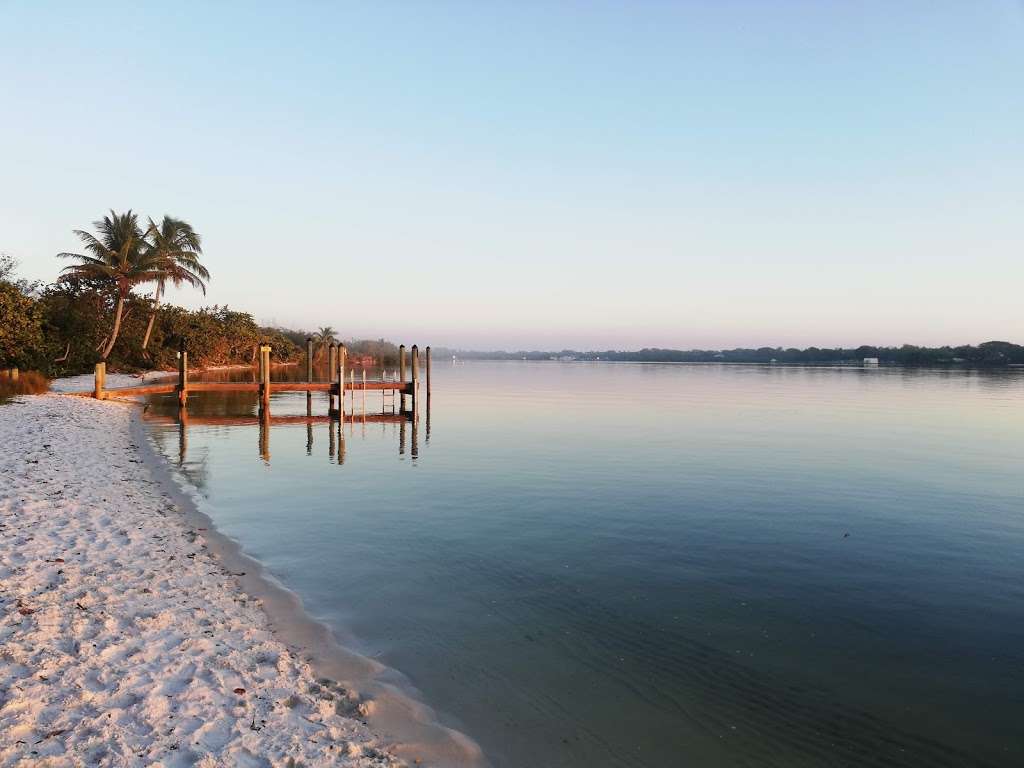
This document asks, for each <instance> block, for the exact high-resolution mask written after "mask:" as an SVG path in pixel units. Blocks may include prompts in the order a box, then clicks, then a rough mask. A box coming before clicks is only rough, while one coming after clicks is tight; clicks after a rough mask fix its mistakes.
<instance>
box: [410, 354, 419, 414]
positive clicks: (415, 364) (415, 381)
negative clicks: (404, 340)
mask: <svg viewBox="0 0 1024 768" xmlns="http://www.w3.org/2000/svg"><path fill="white" fill-rule="evenodd" d="M419 388H420V348H419V347H418V346H416V345H415V344H413V345H412V382H411V386H410V392H411V393H412V412H413V413H416V396H417V394H418V393H419Z"/></svg>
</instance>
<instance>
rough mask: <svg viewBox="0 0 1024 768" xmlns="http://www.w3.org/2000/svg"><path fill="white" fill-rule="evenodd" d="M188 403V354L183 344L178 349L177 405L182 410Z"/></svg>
mask: <svg viewBox="0 0 1024 768" xmlns="http://www.w3.org/2000/svg"><path fill="white" fill-rule="evenodd" d="M186 403H188V352H187V351H186V349H185V342H184V341H183V342H181V346H180V347H178V405H179V406H181V407H182V408H184V407H185V404H186Z"/></svg>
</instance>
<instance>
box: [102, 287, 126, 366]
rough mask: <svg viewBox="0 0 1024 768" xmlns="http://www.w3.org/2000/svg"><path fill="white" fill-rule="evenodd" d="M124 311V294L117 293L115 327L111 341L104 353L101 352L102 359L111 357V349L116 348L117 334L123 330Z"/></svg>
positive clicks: (111, 334) (111, 333)
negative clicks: (122, 314) (122, 317)
mask: <svg viewBox="0 0 1024 768" xmlns="http://www.w3.org/2000/svg"><path fill="white" fill-rule="evenodd" d="M123 311H124V294H123V293H118V294H117V309H115V310H114V329H113V330H112V331H111V332H110V341H108V342H107V346H105V347H104V348H103V352H102V354H100V360H103V361H106V359H107V358H108V357H110V351H111V350H112V349H113V348H114V344H115V342H116V341H117V334H118V333H120V332H121V313H122V312H123Z"/></svg>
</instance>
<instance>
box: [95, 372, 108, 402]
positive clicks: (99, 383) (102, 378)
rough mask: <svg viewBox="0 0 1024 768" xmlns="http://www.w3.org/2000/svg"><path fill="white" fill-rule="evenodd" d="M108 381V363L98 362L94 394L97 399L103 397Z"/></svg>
mask: <svg viewBox="0 0 1024 768" xmlns="http://www.w3.org/2000/svg"><path fill="white" fill-rule="evenodd" d="M106 383H107V364H106V363H96V382H95V386H94V387H93V392H92V396H93V397H95V398H96V399H97V400H102V399H103V387H104V386H105V385H106Z"/></svg>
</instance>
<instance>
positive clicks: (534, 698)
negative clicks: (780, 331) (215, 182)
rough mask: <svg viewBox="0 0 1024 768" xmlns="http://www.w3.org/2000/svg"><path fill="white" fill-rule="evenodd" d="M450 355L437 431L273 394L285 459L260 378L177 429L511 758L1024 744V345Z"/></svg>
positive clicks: (347, 626) (843, 755)
mask: <svg viewBox="0 0 1024 768" xmlns="http://www.w3.org/2000/svg"><path fill="white" fill-rule="evenodd" d="M434 375H435V376H437V377H439V378H438V379H437V381H438V382H439V387H438V396H437V398H432V397H431V393H430V392H429V391H428V392H426V393H424V394H425V395H426V397H424V398H423V400H422V404H423V405H427V404H428V403H430V402H431V400H432V406H433V408H436V409H438V413H439V418H441V419H442V424H443V429H442V430H441V431H440V432H438V433H437V434H436V435H432V434H431V432H430V425H431V423H430V420H431V413H430V409H426V410H424V412H423V413H422V415H421V416H422V418H423V424H424V425H425V428H426V429H427V432H426V433H425V436H424V440H423V444H422V445H420V444H419V442H420V435H419V429H420V425H419V424H418V423H417V421H416V420H415V419H413V420H409V419H404V420H400V421H398V422H396V423H394V424H392V425H388V424H386V423H385V424H380V426H379V429H380V434H378V432H377V429H378V427H376V426H374V425H373V422H372V421H370V420H367V421H365V422H361V423H358V424H357V423H356V422H357V421H360V418H359V417H360V415H361V414H360V410H361V408H360V405H361V400H362V398H361V397H357V399H356V414H355V416H356V418H352V415H350V412H351V407H350V404H347V405H348V406H349V407H347V408H346V414H345V416H346V418H345V424H344V425H342V424H340V423H339V422H338V421H336V420H335V421H330V420H327V419H326V418H318V417H314V416H313V414H325V413H326V410H327V402H326V400H327V398H326V394H324V393H317V394H314V395H313V396H312V398H310V399H309V403H308V407H304V406H306V405H307V404H306V403H303V402H302V401H303V395H304V394H305V393H281V395H280V396H277V395H275V397H274V400H273V408H272V410H273V412H274V413H275V414H279V415H281V418H285V417H287V416H290V417H291V418H295V419H297V420H298V421H296V422H295V426H294V428H291V429H289V428H288V426H287V423H284V424H280V425H279V423H278V422H271V423H270V427H269V430H268V432H269V434H267V435H266V436H265V438H266V445H265V446H260V448H263V447H265V448H266V449H267V451H265V453H267V454H270V453H272V459H271V460H270V463H265V461H264V460H262V459H261V460H254V459H255V458H256V456H257V454H258V453H259V448H257V447H256V446H254V443H255V442H257V441H258V440H259V436H258V435H257V429H254V427H258V423H259V422H258V421H257V419H256V418H255V417H254V411H255V408H256V397H255V395H254V394H253V393H248V394H247V395H243V396H242V397H238V398H236V397H235V396H234V395H232V396H231V397H232V400H234V401H235V404H234V405H232V406H231V407H230V408H223V409H220V410H218V407H219V405H220V404H222V403H223V402H224V397H223V396H221V395H213V394H211V395H210V398H211V399H214V400H216V402H214V403H211V402H207V401H206V395H205V394H203V393H197V394H196V396H195V398H194V400H193V399H190V402H189V407H190V412H191V415H192V419H191V421H190V422H189V424H188V425H187V426H183V425H182V424H180V422H179V421H178V419H177V412H176V406H175V404H174V403H173V401H172V402H169V403H168V404H167V406H166V407H167V408H168V409H169V410H167V411H164V412H162V415H165V416H168V417H170V421H169V422H168V424H167V425H160V424H157V425H155V426H154V430H153V434H154V435H159V433H161V432H162V433H164V435H165V438H164V442H165V444H164V446H163V448H164V450H165V452H166V453H168V454H169V455H170V456H171V458H172V459H173V458H174V451H175V449H176V447H180V446H181V445H182V444H185V445H186V448H187V450H188V452H189V456H188V460H187V462H186V464H187V467H186V469H187V471H188V473H189V474H190V477H191V475H192V474H193V473H199V472H200V470H202V472H203V473H205V474H204V476H203V477H201V478H200V479H199V482H204V483H208V487H205V488H204V491H203V492H204V494H205V495H207V497H208V500H209V508H210V509H211V511H212V512H213V517H214V519H215V520H216V523H217V526H218V528H220V529H221V530H223V531H224V532H225V533H226V534H227V535H229V536H232V537H234V538H237V539H238V540H239V541H240V542H241V543H242V544H243V546H244V547H245V548H246V551H247V552H249V553H251V554H253V555H254V556H256V557H257V558H258V559H260V560H261V561H263V562H264V564H265V565H266V566H267V568H268V570H269V571H270V572H271V573H273V574H275V576H277V577H278V578H280V580H281V581H282V582H283V583H285V584H287V585H288V586H289V587H292V588H294V589H295V590H296V591H297V592H298V593H299V594H301V595H302V597H303V600H304V602H305V604H306V605H308V606H309V607H310V609H311V611H312V612H314V613H315V614H316V615H317V616H320V617H323V619H324V620H325V621H327V622H328V623H330V624H331V626H332V627H333V628H336V629H337V630H338V631H339V632H341V633H343V635H344V636H346V637H349V636H351V637H353V638H356V639H357V640H358V643H359V644H358V645H357V647H359V648H360V649H361V650H364V651H366V652H367V653H368V655H372V656H374V657H375V658H379V659H380V660H382V661H383V662H385V663H387V664H388V665H389V666H392V667H394V668H396V669H399V670H401V671H403V672H404V673H406V674H407V675H408V676H409V677H410V679H411V680H412V681H413V682H414V684H415V685H416V687H417V688H418V689H419V690H421V691H423V693H424V697H425V698H426V700H427V701H428V702H430V703H431V704H432V705H435V706H437V707H438V708H439V709H441V710H442V711H446V712H451V713H452V714H453V715H454V716H455V717H457V718H458V719H459V721H460V723H461V724H462V725H463V726H464V730H466V731H467V732H468V733H470V734H471V735H472V736H473V737H474V738H475V739H477V740H478V741H480V742H481V743H482V744H484V746H485V749H486V751H487V753H488V757H489V758H490V759H491V761H492V763H493V764H494V765H495V766H502V767H504V766H522V765H529V766H537V767H538V768H547V767H548V766H551V767H552V768H553V767H554V766H557V767H558V768H583V767H584V766H586V768H591V767H592V766H612V765H630V766H663V765H680V764H684V763H685V764H692V765H700V766H727V765H728V766H735V765H786V766H819V765H825V764H828V765H887V766H899V765H904V766H915V765H937V766H941V765H946V766H961V765H1007V766H1010V765H1024V744H1022V742H1021V739H1020V735H1019V734H1020V725H1019V724H1020V721H1021V717H1022V716H1024V709H1022V705H1021V698H1020V691H1021V690H1024V657H1022V650H1021V649H1024V608H1022V606H1024V586H1022V585H1024V565H1022V560H1021V558H1020V551H1021V548H1022V547H1024V517H1022V516H1021V509H1022V508H1024V485H1022V481H1021V473H1020V466H1021V463H1022V462H1024V370H1006V371H991V372H978V371H955V372H954V371H934V370H930V371H919V370H913V369H885V368H882V369H874V370H867V369H853V368H843V369H838V368H825V367H799V368H798V367H781V366H779V367H768V366H675V365H630V364H621V365H620V364H614V365H603V364H599V363H595V364H586V363H579V364H560V363H550V364H548V363H522V364H520V363H518V362H509V363H493V364H484V363H480V364H468V365H465V366H459V367H451V368H448V367H447V366H438V367H437V370H435V371H434ZM442 384H443V386H442ZM246 398H248V399H246ZM367 400H368V402H367V405H366V411H367V412H369V411H379V410H387V408H386V406H385V405H384V404H382V403H381V401H380V400H379V399H377V398H376V397H373V396H370V397H368V398H367ZM396 405H397V404H396ZM163 407H164V406H163V405H156V404H154V406H153V408H151V410H154V411H159V408H163ZM203 414H205V415H219V416H236V417H246V418H247V421H245V423H247V424H249V425H250V426H249V427H248V428H244V427H243V428H238V427H234V426H223V425H213V424H211V425H209V426H206V425H202V424H201V422H200V421H199V417H200V416H201V415H203ZM158 415H159V414H158ZM367 415H368V414H367ZM320 421H323V423H322V424H321V423H320ZM303 428H305V433H304V432H303ZM175 432H177V438H178V441H177V444H176V443H175ZM426 437H429V438H430V440H432V441H433V442H431V443H429V445H430V446H431V447H432V449H433V451H434V452H433V453H429V452H428V450H427V448H426V447H425V446H426V445H427V442H426V439H425V438H426ZM364 438H365V439H364ZM270 442H273V443H274V445H270V444H269V443H270ZM350 442H351V443H352V445H349V443H350ZM396 442H397V443H398V446H397V447H398V451H399V455H398V456H396V455H395V448H396V446H395V443H396ZM304 446H305V447H306V451H303V447H304ZM348 448H351V449H352V451H351V453H348V452H347V449H348ZM438 449H440V450H438ZM421 451H422V454H421V453H420V452H421ZM325 454H329V459H330V460H329V462H325V461H324V458H325ZM308 456H314V457H315V458H314V459H313V460H309V459H308V458H307V457H308ZM416 456H419V458H416V459H415V461H416V463H415V465H414V464H413V461H412V459H413V458H414V457H416ZM396 459H397V460H396ZM427 459H429V461H428V460H427ZM403 462H404V464H403ZM341 464H344V469H343V470H342V469H339V467H340V465H341ZM325 465H327V466H325ZM413 466H415V471H403V470H409V469H411V468H412V467H413ZM193 479H194V478H193ZM339 480H340V481H339ZM847 533H848V534H849V535H848V536H847V535H846V534H847Z"/></svg>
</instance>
